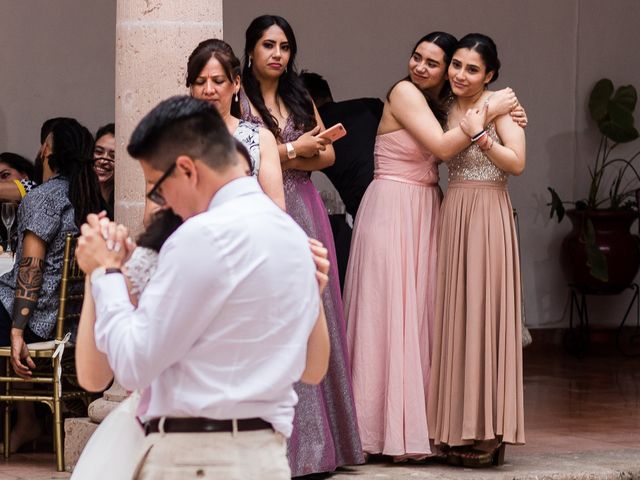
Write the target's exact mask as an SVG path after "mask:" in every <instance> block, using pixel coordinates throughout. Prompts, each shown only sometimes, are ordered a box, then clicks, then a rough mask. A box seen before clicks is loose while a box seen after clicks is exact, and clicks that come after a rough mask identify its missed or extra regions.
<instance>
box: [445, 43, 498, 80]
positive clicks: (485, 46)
mask: <svg viewBox="0 0 640 480" xmlns="http://www.w3.org/2000/svg"><path fill="white" fill-rule="evenodd" d="M461 48H468V49H469V50H473V51H474V52H478V54H479V55H480V57H482V61H483V62H484V65H485V68H486V69H487V73H489V72H493V77H492V78H491V80H490V81H489V83H493V82H495V81H496V80H497V79H498V74H499V73H500V60H499V59H498V47H496V44H495V42H494V41H493V40H492V39H491V38H489V37H487V36H486V35H483V34H481V33H469V34H467V35H465V36H464V37H462V38H461V39H460V41H459V42H458V45H456V50H459V49H461Z"/></svg>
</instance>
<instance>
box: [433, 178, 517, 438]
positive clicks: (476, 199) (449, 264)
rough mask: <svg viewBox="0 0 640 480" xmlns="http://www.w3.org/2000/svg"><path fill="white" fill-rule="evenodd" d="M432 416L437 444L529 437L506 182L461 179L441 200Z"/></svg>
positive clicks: (513, 238) (514, 243)
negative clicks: (526, 424)
mask: <svg viewBox="0 0 640 480" xmlns="http://www.w3.org/2000/svg"><path fill="white" fill-rule="evenodd" d="M436 281H437V286H436V314H435V331H434V343H433V356H432V359H433V361H432V366H431V379H430V383H429V396H428V422H429V427H430V430H431V434H432V438H433V439H434V441H435V443H436V444H441V443H442V444H446V445H449V446H460V445H469V444H473V443H474V442H476V441H482V440H491V439H494V438H498V439H499V440H501V441H503V442H505V443H512V444H523V443H524V442H525V435H524V410H523V384H522V327H521V308H520V305H521V293H520V292H521V291H520V267H519V252H518V245H517V239H516V231H515V224H514V220H513V210H512V207H511V201H510V199H509V194H508V192H507V189H506V185H504V184H499V183H494V182H478V181H456V182H452V183H451V184H450V185H449V188H448V190H447V193H446V195H445V199H444V201H443V204H442V213H441V223H440V231H439V237H438V262H437V277H436Z"/></svg>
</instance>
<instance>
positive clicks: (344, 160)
mask: <svg viewBox="0 0 640 480" xmlns="http://www.w3.org/2000/svg"><path fill="white" fill-rule="evenodd" d="M301 77H302V80H303V82H304V84H305V87H306V88H307V91H308V92H309V95H311V98H313V101H314V103H315V104H316V107H318V112H319V113H320V117H321V118H322V121H323V123H324V124H325V125H326V126H327V127H331V126H332V125H335V124H336V123H342V125H344V127H345V129H346V130H347V136H346V137H343V138H341V139H340V140H338V141H337V142H335V143H334V144H333V149H334V150H335V152H336V161H335V163H334V164H333V165H331V166H330V167H327V168H323V169H322V170H321V171H322V173H324V174H325V175H326V176H327V177H328V178H329V180H331V183H332V184H333V186H334V187H335V188H336V190H337V191H338V193H339V194H340V197H341V198H342V201H343V202H344V205H345V210H346V212H347V214H348V216H349V217H350V218H347V215H344V214H341V213H337V212H333V213H332V214H331V215H329V220H330V221H331V229H332V231H333V237H334V241H335V244H336V254H337V256H338V270H339V273H340V287H341V288H342V287H343V286H344V276H345V272H346V270H347V261H348V260H349V246H350V245H351V229H352V227H353V219H354V218H355V217H356V212H357V211H358V207H359V206H360V201H361V200H362V196H363V195H364V192H365V190H366V189H367V187H368V186H369V184H370V183H371V181H372V180H373V147H374V145H375V142H376V131H377V130H378V124H379V123H380V117H382V108H383V107H384V104H383V103H382V101H381V100H380V99H379V98H355V99H352V100H345V101H342V102H334V100H333V95H332V94H331V89H330V87H329V83H328V82H327V81H326V80H325V79H324V78H323V77H322V76H320V75H318V74H317V73H312V72H302V74H301Z"/></svg>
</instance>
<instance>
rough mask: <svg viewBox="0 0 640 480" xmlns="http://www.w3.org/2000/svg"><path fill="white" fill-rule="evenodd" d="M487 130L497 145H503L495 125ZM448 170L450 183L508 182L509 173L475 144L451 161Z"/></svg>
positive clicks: (490, 125)
mask: <svg viewBox="0 0 640 480" xmlns="http://www.w3.org/2000/svg"><path fill="white" fill-rule="evenodd" d="M486 130H487V133H488V134H489V136H490V137H491V138H493V140H494V141H495V142H496V143H501V142H500V139H499V138H498V133H497V132H496V127H495V125H494V124H493V123H490V124H489V125H487V128H486ZM447 168H448V169H449V182H454V181H456V180H474V181H478V182H496V183H506V182H507V173H506V172H504V171H503V170H501V169H499V168H498V167H496V166H495V165H494V163H493V162H492V161H491V160H489V158H488V157H487V156H486V155H485V154H484V153H482V150H480V147H478V146H477V145H476V144H475V143H474V144H472V145H470V146H469V147H467V148H466V149H464V150H463V151H461V152H460V153H459V154H457V155H456V156H455V157H453V158H452V159H451V160H449V162H447Z"/></svg>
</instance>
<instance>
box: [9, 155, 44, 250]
mask: <svg viewBox="0 0 640 480" xmlns="http://www.w3.org/2000/svg"><path fill="white" fill-rule="evenodd" d="M33 174H34V168H33V164H32V163H31V162H30V161H29V160H27V159H26V158H24V157H22V156H20V155H18V154H17V153H11V152H3V153H0V202H19V201H20V200H22V198H23V197H24V196H25V195H26V194H27V192H29V191H30V190H31V189H32V188H33V187H35V186H36V185H37V184H36V183H35V182H34V181H32V180H31V178H33ZM11 230H12V233H13V234H12V235H7V231H6V228H5V226H4V225H2V226H1V227H0V235H2V244H3V245H5V247H6V245H7V243H8V241H9V240H11V244H12V247H13V248H15V241H16V238H15V229H13V228H12V229H11Z"/></svg>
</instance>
